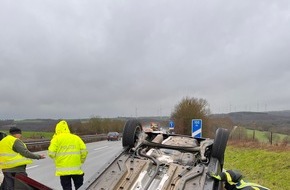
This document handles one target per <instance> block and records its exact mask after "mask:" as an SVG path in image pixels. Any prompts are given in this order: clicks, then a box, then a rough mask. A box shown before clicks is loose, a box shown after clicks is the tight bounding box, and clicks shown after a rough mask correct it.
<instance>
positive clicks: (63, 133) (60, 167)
mask: <svg viewBox="0 0 290 190" xmlns="http://www.w3.org/2000/svg"><path fill="white" fill-rule="evenodd" d="M87 154H88V151H87V149H86V145H85V143H84V142H83V141H82V139H81V138H80V137H79V136H77V135H74V134H71V133H70V130H69V128H68V125H67V123H66V122H65V121H61V122H59V123H58V124H57V126H56V132H55V135H54V136H53V138H52V140H51V142H50V145H49V147H48V155H49V157H51V158H53V159H54V161H55V165H56V171H55V175H56V176H64V175H81V174H83V173H84V172H83V171H82V169H81V165H82V163H84V161H85V159H86V157H87Z"/></svg>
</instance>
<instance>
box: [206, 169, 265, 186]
mask: <svg viewBox="0 0 290 190" xmlns="http://www.w3.org/2000/svg"><path fill="white" fill-rule="evenodd" d="M207 175H208V176H209V177H211V178H213V179H215V180H219V181H223V182H224V183H225V189H226V190H239V189H242V190H269V189H268V188H267V187H263V186H261V185H259V184H256V183H250V182H246V181H244V180H243V179H242V178H243V176H242V174H241V173H240V172H238V171H235V170H227V171H223V172H221V173H220V174H219V175H216V174H214V173H211V172H209V173H207Z"/></svg>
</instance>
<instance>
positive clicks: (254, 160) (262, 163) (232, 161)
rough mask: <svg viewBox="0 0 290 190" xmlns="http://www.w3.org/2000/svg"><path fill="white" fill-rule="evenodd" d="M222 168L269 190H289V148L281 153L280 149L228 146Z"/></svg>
mask: <svg viewBox="0 0 290 190" xmlns="http://www.w3.org/2000/svg"><path fill="white" fill-rule="evenodd" d="M274 148H275V147H274ZM277 149H280V150H277ZM224 168H225V169H234V170H239V171H240V172H241V173H242V174H243V175H244V179H245V180H247V181H249V182H254V183H258V184H260V185H263V186H265V187H268V188H270V189H271V190H281V189H283V190H290V151H289V148H288V150H284V151H283V149H282V148H281V147H277V148H276V150H267V149H259V148H258V147H257V148H252V147H241V146H238V145H228V146H227V149H226V153H225V165H224Z"/></svg>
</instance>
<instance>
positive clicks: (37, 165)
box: [26, 165, 39, 170]
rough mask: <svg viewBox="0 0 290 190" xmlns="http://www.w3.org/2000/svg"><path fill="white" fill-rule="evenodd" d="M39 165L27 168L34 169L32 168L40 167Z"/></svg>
mask: <svg viewBox="0 0 290 190" xmlns="http://www.w3.org/2000/svg"><path fill="white" fill-rule="evenodd" d="M38 166H39V165H35V166H30V167H27V168H26V169H28V170H29V169H32V168H36V167H38Z"/></svg>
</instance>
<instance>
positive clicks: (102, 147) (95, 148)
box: [94, 146, 109, 150]
mask: <svg viewBox="0 0 290 190" xmlns="http://www.w3.org/2000/svg"><path fill="white" fill-rule="evenodd" d="M108 147H109V146H104V147H101V148H95V149H94V150H101V149H104V148H108Z"/></svg>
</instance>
